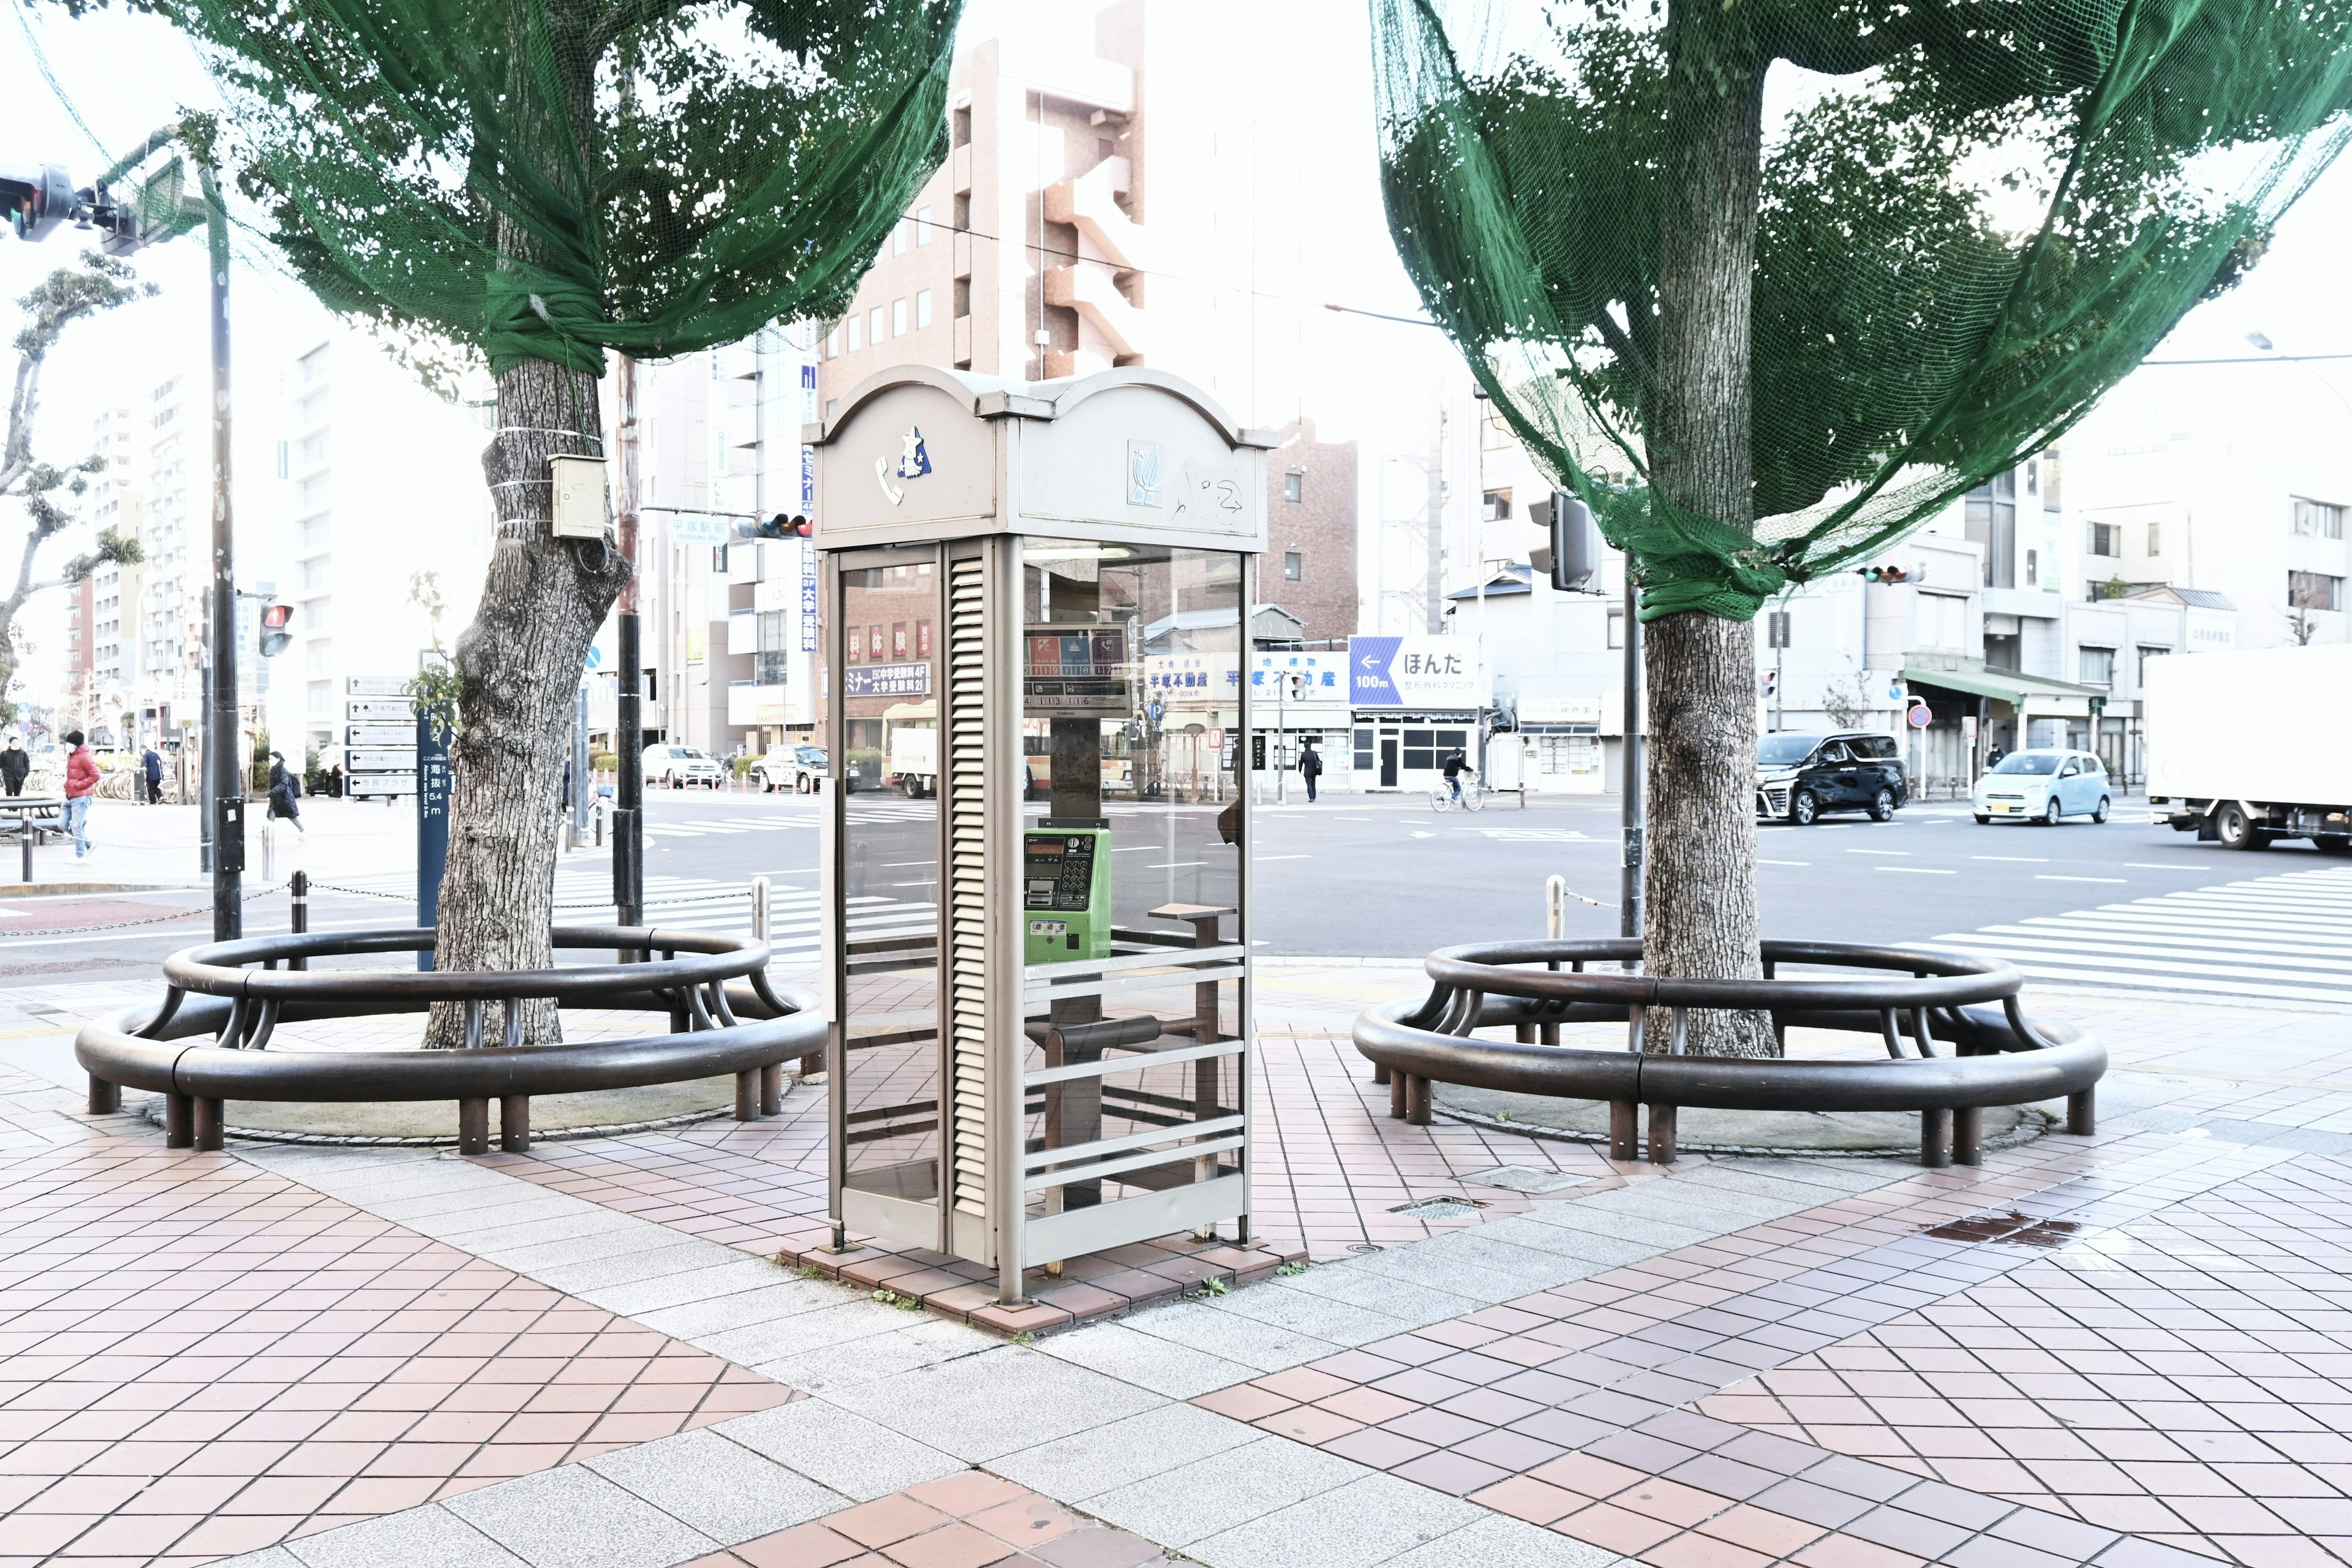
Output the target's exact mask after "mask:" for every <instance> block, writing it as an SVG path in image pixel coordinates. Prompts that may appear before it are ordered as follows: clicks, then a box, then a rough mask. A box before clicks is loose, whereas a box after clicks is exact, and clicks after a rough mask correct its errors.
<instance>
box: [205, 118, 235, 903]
mask: <svg viewBox="0 0 2352 1568" xmlns="http://www.w3.org/2000/svg"><path fill="white" fill-rule="evenodd" d="M196 172H197V177H198V179H199V180H200V181H201V182H202V183H203V189H204V197H205V241H206V247H205V248H206V254H207V262H206V271H207V273H208V275H209V279H210V282H211V286H212V290H211V291H212V329H213V579H212V591H211V593H210V594H209V595H206V605H207V608H208V611H209V615H208V616H207V618H208V620H209V622H210V625H209V626H208V627H207V628H206V631H207V637H206V640H207V642H208V643H209V644H210V648H209V652H210V655H211V657H210V658H208V659H207V660H206V663H207V664H209V665H210V667H211V672H212V673H211V679H210V682H209V686H208V689H207V690H206V693H205V695H206V696H207V697H208V698H209V699H210V702H209V706H208V709H207V710H206V712H205V797H206V798H205V820H207V821H208V822H210V823H211V824H212V825H213V940H214V941H215V942H228V941H230V940H232V939H234V938H236V937H239V936H242V935H244V934H245V897H244V872H245V781H244V780H243V779H242V778H240V777H238V776H237V775H238V769H237V762H236V732H237V706H236V534H235V530H234V522H235V518H234V514H233V513H232V511H231V509H230V504H229V468H228V464H229V439H228V436H229V431H228V416H229V403H228V214H227V211H226V208H224V207H223V206H222V205H221V194H220V184H219V182H218V181H217V180H216V179H215V177H214V174H213V170H212V167H211V165H210V164H204V163H200V164H198V165H197V170H196Z"/></svg>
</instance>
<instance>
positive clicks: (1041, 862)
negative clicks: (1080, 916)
mask: <svg viewBox="0 0 2352 1568" xmlns="http://www.w3.org/2000/svg"><path fill="white" fill-rule="evenodd" d="M1024 838H1025V843H1024V853H1023V859H1024V862H1025V863H1024V866H1023V868H1022V883H1023V888H1024V893H1025V897H1024V900H1023V902H1024V904H1025V905H1026V907H1028V908H1030V909H1033V910H1084V909H1086V908H1087V904H1088V902H1089V901H1090V900H1092V898H1093V895H1094V877H1095V836H1094V835H1093V834H1091V833H1069V834H1063V833H1031V834H1027V835H1024Z"/></svg>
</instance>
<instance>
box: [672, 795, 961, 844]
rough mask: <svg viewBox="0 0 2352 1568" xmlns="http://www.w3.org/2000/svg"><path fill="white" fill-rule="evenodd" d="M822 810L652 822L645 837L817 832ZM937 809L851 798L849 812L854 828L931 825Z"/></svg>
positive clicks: (798, 805) (792, 808) (801, 807)
mask: <svg viewBox="0 0 2352 1568" xmlns="http://www.w3.org/2000/svg"><path fill="white" fill-rule="evenodd" d="M822 809H823V808H822V806H820V805H817V804H816V803H814V802H807V801H795V802H794V803H793V805H786V806H778V807H774V808H772V809H769V810H761V811H743V812H738V813H735V814H734V815H732V816H694V817H688V818H685V819H683V820H681V821H677V822H671V821H667V820H649V821H647V822H646V826H645V836H646V837H647V838H707V837H725V836H727V835H729V834H737V833H748V834H757V833H780V832H790V831H793V830H795V829H798V830H800V831H803V832H814V831H815V829H816V826H817V816H818V813H819V812H820V811H821V810H822ZM938 815H939V810H938V807H937V806H936V805H933V804H932V803H931V802H929V801H919V800H898V799H895V798H892V797H889V796H876V797H873V798H870V799H868V798H865V797H860V796H852V797H851V800H850V805H849V810H848V813H847V816H848V818H849V822H850V825H851V826H866V827H873V826H885V825H887V824H890V823H896V822H932V821H936V820H937V819H938Z"/></svg>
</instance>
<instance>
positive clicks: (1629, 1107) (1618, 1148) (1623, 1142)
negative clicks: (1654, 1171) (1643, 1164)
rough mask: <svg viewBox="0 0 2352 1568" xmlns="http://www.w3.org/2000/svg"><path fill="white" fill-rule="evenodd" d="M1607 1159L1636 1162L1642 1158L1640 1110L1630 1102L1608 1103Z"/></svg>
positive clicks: (1613, 1101) (1616, 1101)
mask: <svg viewBox="0 0 2352 1568" xmlns="http://www.w3.org/2000/svg"><path fill="white" fill-rule="evenodd" d="M1609 1157H1610V1158H1611V1159H1612V1160H1638V1159H1640V1158H1641V1157H1642V1108H1641V1107H1640V1106H1639V1105H1637V1104H1635V1103H1634V1102H1633V1100H1611V1101H1610V1102H1609Z"/></svg>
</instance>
